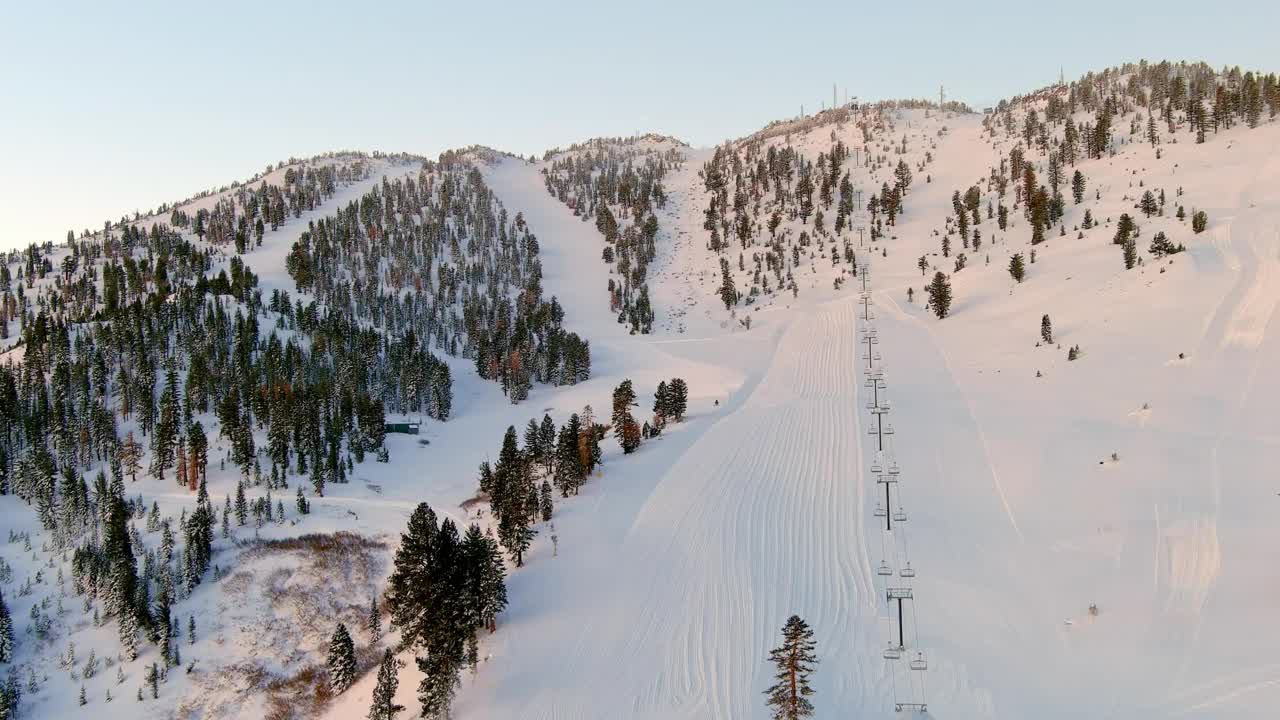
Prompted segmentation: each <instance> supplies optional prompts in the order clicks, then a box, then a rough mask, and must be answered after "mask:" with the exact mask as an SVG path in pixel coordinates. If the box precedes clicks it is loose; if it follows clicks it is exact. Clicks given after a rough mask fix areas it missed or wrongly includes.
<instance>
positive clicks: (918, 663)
mask: <svg viewBox="0 0 1280 720" xmlns="http://www.w3.org/2000/svg"><path fill="white" fill-rule="evenodd" d="M911 669H912V670H920V671H924V670H928V669H929V663H928V662H926V661H925V659H924V653H922V652H918V653H916V656H915V659H913V660H912V661H911Z"/></svg>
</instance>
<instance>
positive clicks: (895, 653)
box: [884, 643, 902, 660]
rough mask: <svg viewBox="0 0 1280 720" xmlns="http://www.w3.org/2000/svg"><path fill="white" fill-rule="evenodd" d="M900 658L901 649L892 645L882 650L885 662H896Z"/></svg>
mask: <svg viewBox="0 0 1280 720" xmlns="http://www.w3.org/2000/svg"><path fill="white" fill-rule="evenodd" d="M901 657H902V648H900V647H896V646H895V645H893V643H890V644H889V647H886V648H885V649H884V659H885V660H898V659H900V658H901Z"/></svg>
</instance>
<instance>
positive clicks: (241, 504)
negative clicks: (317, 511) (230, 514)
mask: <svg viewBox="0 0 1280 720" xmlns="http://www.w3.org/2000/svg"><path fill="white" fill-rule="evenodd" d="M299 490H301V488H299ZM248 519H249V501H248V500H246V499H245V496H244V480H237V481H236V524H238V525H240V526H241V527H243V526H244V524H245V522H246V521H247V520H248Z"/></svg>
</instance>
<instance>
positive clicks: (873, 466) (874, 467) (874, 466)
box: [871, 431, 884, 475]
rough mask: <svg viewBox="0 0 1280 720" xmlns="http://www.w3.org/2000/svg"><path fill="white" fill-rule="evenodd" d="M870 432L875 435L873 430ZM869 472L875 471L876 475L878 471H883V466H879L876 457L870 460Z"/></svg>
mask: <svg viewBox="0 0 1280 720" xmlns="http://www.w3.org/2000/svg"><path fill="white" fill-rule="evenodd" d="M871 434H872V435H875V432H874V431H873V432H872V433H871ZM871 472H873V473H875V474H876V475H879V474H880V473H882V472H884V468H883V467H881V466H880V461H879V460H878V459H877V460H872V461H871Z"/></svg>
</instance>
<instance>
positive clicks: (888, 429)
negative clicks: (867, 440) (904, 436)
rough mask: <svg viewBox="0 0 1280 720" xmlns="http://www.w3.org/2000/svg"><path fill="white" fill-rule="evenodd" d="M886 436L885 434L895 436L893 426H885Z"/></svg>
mask: <svg viewBox="0 0 1280 720" xmlns="http://www.w3.org/2000/svg"><path fill="white" fill-rule="evenodd" d="M872 434H874V433H872ZM884 434H885V435H892V434H893V426H892V425H885V426H884Z"/></svg>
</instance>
